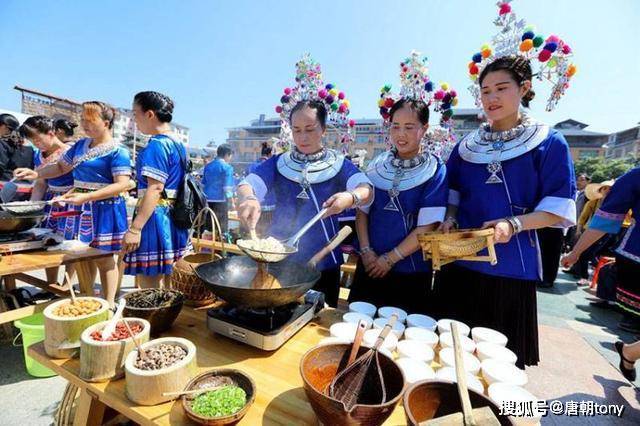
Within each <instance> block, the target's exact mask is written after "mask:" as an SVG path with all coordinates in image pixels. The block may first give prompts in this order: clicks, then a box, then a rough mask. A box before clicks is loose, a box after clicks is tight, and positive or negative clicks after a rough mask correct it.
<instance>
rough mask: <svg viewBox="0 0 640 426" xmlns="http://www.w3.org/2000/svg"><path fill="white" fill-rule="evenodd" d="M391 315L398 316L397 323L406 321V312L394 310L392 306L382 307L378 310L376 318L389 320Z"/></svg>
mask: <svg viewBox="0 0 640 426" xmlns="http://www.w3.org/2000/svg"><path fill="white" fill-rule="evenodd" d="M392 314H398V321H397V322H401V323H404V322H405V321H406V320H407V312H406V311H404V310H403V309H400V308H394V307H393V306H383V307H382V308H380V309H378V316H379V317H381V318H391V315H392Z"/></svg>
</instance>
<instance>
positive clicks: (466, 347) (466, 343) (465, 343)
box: [440, 333, 476, 354]
mask: <svg viewBox="0 0 640 426" xmlns="http://www.w3.org/2000/svg"><path fill="white" fill-rule="evenodd" d="M460 345H462V350H463V351H465V352H469V353H471V354H472V353H473V352H474V351H475V350H476V344H475V342H474V341H473V340H471V339H470V338H468V337H467V336H460ZM440 346H441V347H442V348H453V335H452V334H451V333H442V334H441V335H440Z"/></svg>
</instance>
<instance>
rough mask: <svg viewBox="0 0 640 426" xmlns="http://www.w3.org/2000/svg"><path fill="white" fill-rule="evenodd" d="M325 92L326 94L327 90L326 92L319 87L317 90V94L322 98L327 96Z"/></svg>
mask: <svg viewBox="0 0 640 426" xmlns="http://www.w3.org/2000/svg"><path fill="white" fill-rule="evenodd" d="M327 94H328V92H327V90H326V89H320V90H319V91H318V96H320V97H321V98H322V99H324V98H326V97H327Z"/></svg>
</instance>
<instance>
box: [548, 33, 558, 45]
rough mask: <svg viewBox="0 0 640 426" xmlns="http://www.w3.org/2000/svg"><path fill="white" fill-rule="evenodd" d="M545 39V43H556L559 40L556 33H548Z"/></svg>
mask: <svg viewBox="0 0 640 426" xmlns="http://www.w3.org/2000/svg"><path fill="white" fill-rule="evenodd" d="M545 41H546V42H547V43H558V42H559V41H560V37H558V36H557V35H550V36H549V37H547V39H546V40H545Z"/></svg>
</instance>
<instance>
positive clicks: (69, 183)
mask: <svg viewBox="0 0 640 426" xmlns="http://www.w3.org/2000/svg"><path fill="white" fill-rule="evenodd" d="M19 132H20V135H21V136H22V137H24V138H26V139H28V140H30V141H31V142H32V143H33V144H34V145H35V146H36V148H38V151H37V152H36V153H35V157H34V166H35V170H40V169H42V168H43V167H46V166H47V165H48V164H51V163H56V162H57V161H58V160H59V159H60V158H61V157H62V156H63V155H64V153H65V152H67V150H68V149H69V147H68V146H67V145H65V144H64V143H63V142H62V141H61V140H60V139H58V137H57V136H56V133H55V130H54V125H53V122H52V121H51V120H50V119H49V118H47V117H45V116H43V115H36V116H33V117H29V118H27V119H26V120H25V121H24V123H23V124H22V126H20V129H19ZM71 189H73V174H72V173H65V174H63V175H61V176H58V177H53V178H50V179H38V180H37V181H36V182H35V184H34V186H33V191H32V192H31V200H33V201H40V200H46V201H48V200H51V199H53V198H56V197H60V196H62V195H64V194H66V193H67V192H69V191H70V190H71ZM64 210H66V208H63V207H59V206H53V207H52V206H50V205H47V206H46V207H45V214H47V219H46V220H45V221H44V222H43V223H42V224H41V226H43V227H45V228H49V229H51V230H52V231H53V232H55V233H57V234H59V235H62V236H63V237H64V238H65V239H66V240H72V239H74V238H75V233H74V226H73V221H72V220H70V219H69V218H60V219H51V218H50V217H48V215H49V213H50V212H56V211H64Z"/></svg>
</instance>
